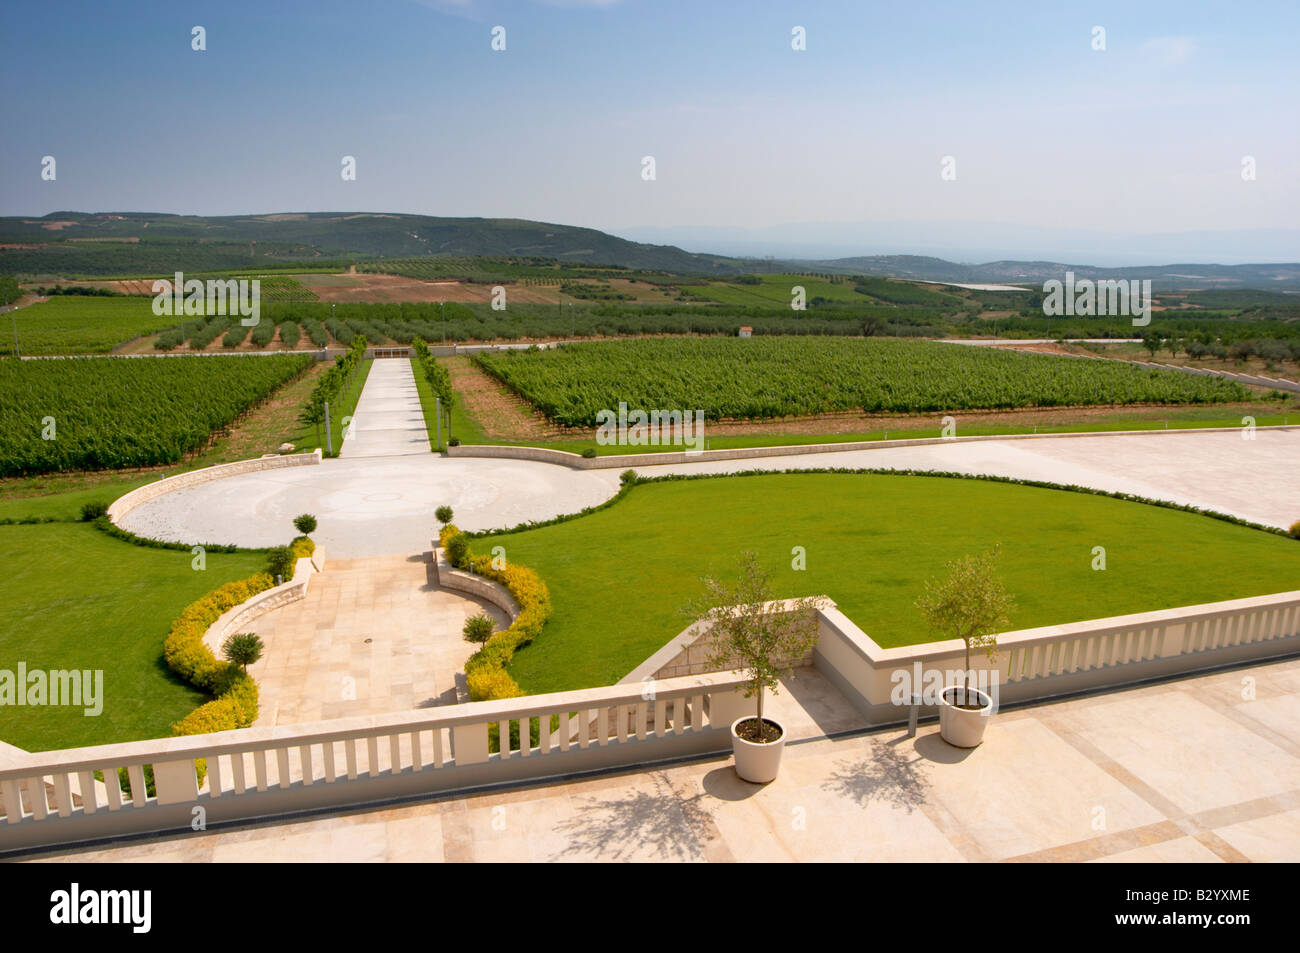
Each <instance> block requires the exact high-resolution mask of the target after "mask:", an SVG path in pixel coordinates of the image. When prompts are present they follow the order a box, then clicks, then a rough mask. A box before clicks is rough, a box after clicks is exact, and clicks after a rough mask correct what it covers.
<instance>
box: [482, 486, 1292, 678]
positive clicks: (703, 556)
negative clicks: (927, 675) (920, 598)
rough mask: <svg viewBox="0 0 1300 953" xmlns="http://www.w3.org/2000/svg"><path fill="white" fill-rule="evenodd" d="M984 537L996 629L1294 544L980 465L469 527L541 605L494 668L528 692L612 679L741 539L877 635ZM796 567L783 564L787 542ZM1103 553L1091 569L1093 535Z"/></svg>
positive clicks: (1255, 563)
mask: <svg viewBox="0 0 1300 953" xmlns="http://www.w3.org/2000/svg"><path fill="white" fill-rule="evenodd" d="M997 542H1000V543H1001V544H1002V558H1001V561H1000V562H1001V569H1002V573H1003V577H1004V579H1005V580H1006V583H1007V586H1008V588H1009V589H1010V591H1011V593H1012V594H1013V595H1014V597H1015V598H1016V601H1017V603H1018V607H1017V609H1016V610H1015V612H1013V613H1012V615H1011V627H1012V628H1017V629H1018V628H1029V627H1032V626H1039V625H1049V624H1053V623H1063V622H1073V621H1078V620H1081V619H1091V618H1098V617H1102V616H1110V615H1120V614H1124V613H1130V612H1144V611H1147V610H1153V609H1163V608H1171V607H1174V606H1182V605H1195V604H1198V603H1203V602H1212V601H1216V600H1220V599H1232V598H1241V597H1245V596H1254V595H1262V594H1265V593H1270V592H1279V591H1284V590H1291V589H1296V588H1300V543H1298V542H1296V541H1295V540H1291V539H1287V538H1284V537H1280V536H1274V535H1272V534H1269V533H1265V532H1262V531H1259V530H1252V529H1249V528H1246V527H1242V526H1237V525H1233V524H1230V523H1227V522H1224V521H1221V520H1215V519H1211V518H1208V517H1204V516H1198V515H1196V514H1193V513H1185V512H1181V511H1177V510H1171V509H1164V508H1160V507H1156V506H1149V505H1146V504H1142V503H1130V502H1125V501H1122V500H1114V499H1110V498H1107V497H1100V496H1093V495H1089V494H1083V493H1071V492H1067V491H1062V490H1049V489H1041V488H1037V487H1022V486H1015V485H1011V484H1003V483H993V482H988V481H980V480H957V479H945V478H941V477H911V476H890V475H878V474H773V475H764V476H747V477H742V478H733V479H725V478H723V479H708V480H693V481H683V482H675V483H652V484H646V485H641V486H637V487H635V488H633V490H632V491H631V493H630V494H629V495H628V496H627V497H626V498H625V499H623V500H621V501H619V502H617V503H615V504H614V505H613V506H611V507H609V508H608V509H605V510H601V511H600V512H597V513H594V514H591V515H589V516H585V517H582V518H580V519H576V520H571V521H569V522H567V523H562V524H559V525H556V526H550V527H544V528H540V529H535V530H529V531H526V532H522V533H516V534H505V535H502V536H497V537H492V538H487V539H480V540H475V542H474V550H475V551H476V552H480V553H486V552H489V551H490V550H491V547H492V546H494V545H502V546H504V547H505V550H506V556H507V558H508V559H510V560H514V561H516V562H518V563H520V564H522V565H526V566H530V567H532V568H534V569H536V570H537V571H538V572H539V573H540V574H541V576H542V578H543V579H545V580H546V583H547V585H548V586H549V587H550V590H551V599H552V602H553V604H554V607H555V614H554V616H553V617H552V619H551V621H550V622H549V623H548V625H547V627H546V630H545V631H544V632H543V634H542V636H541V638H539V639H538V640H537V641H536V642H534V643H533V644H532V645H531V646H528V647H527V648H525V649H523V650H521V651H520V652H519V653H518V654H517V655H516V656H515V658H514V660H513V661H512V663H511V665H510V671H511V674H513V675H514V677H515V678H516V680H517V681H518V682H519V683H520V685H521V686H522V687H523V688H524V689H525V690H526V691H529V692H547V691H559V690H565V689H572V688H583V687H590V686H594V685H604V684H609V683H611V682H614V681H617V680H618V679H620V678H622V677H623V676H624V675H626V674H627V673H628V672H629V671H631V670H632V669H633V668H634V667H635V666H636V665H638V664H639V663H640V662H642V661H643V660H644V659H645V658H646V657H648V656H649V655H650V654H651V653H652V652H654V651H655V650H657V649H658V648H660V647H661V646H662V645H663V644H664V643H665V642H667V641H668V640H669V639H670V638H672V637H673V636H675V635H676V634H677V633H678V632H680V631H681V630H682V629H683V628H685V627H686V625H687V623H688V620H687V619H685V618H684V617H682V616H681V615H679V614H678V610H679V607H680V606H682V605H683V604H685V603H686V602H687V601H688V600H689V599H691V598H693V597H694V596H696V595H697V594H698V592H699V591H700V588H701V587H700V584H699V577H700V576H701V575H704V574H706V573H707V572H709V571H710V570H711V569H717V570H719V571H723V572H729V571H730V570H731V568H732V566H733V565H734V562H735V560H736V558H737V556H738V555H739V554H740V553H741V552H742V551H743V550H745V549H753V550H755V551H756V552H758V553H759V555H760V558H761V559H762V561H763V563H764V564H765V565H766V566H767V567H768V568H769V570H770V571H771V572H772V574H773V583H774V588H775V591H776V595H777V596H778V597H787V596H793V595H812V594H819V593H821V594H826V595H829V596H830V597H831V598H832V599H834V600H835V601H836V602H837V603H838V604H839V607H840V608H841V609H842V610H843V611H844V612H845V613H846V614H847V615H848V616H849V618H851V619H853V620H854V621H855V622H856V623H857V624H858V625H860V626H861V627H862V628H863V629H864V630H865V631H866V632H867V633H868V634H869V635H870V636H871V637H872V638H873V639H875V640H876V641H877V642H878V643H880V644H881V645H884V646H900V645H910V644H915V643H919V642H926V641H931V640H932V639H933V638H934V636H933V635H932V634H931V633H929V632H927V631H926V630H925V628H924V626H923V624H922V621H921V617H920V615H919V613H918V612H917V611H916V609H915V608H914V603H915V600H916V597H917V595H918V594H919V593H920V592H921V590H922V587H923V584H924V581H925V580H926V579H927V578H929V577H932V576H935V575H939V574H941V573H943V571H944V565H945V563H947V562H948V561H950V560H952V559H954V558H956V557H958V556H961V555H963V554H966V553H972V552H977V551H980V550H983V549H986V548H988V547H990V546H992V545H993V544H994V543H997ZM796 546H802V547H804V549H805V550H806V553H807V569H806V570H804V571H801V572H798V571H794V570H793V569H792V568H791V561H792V555H791V551H792V549H793V547H796ZM1095 546H1103V547H1105V550H1106V562H1107V568H1106V570H1105V571H1094V570H1093V569H1092V568H1091V564H1092V561H1093V547H1095Z"/></svg>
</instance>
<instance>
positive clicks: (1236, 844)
mask: <svg viewBox="0 0 1300 953" xmlns="http://www.w3.org/2000/svg"><path fill="white" fill-rule="evenodd" d="M814 680H816V679H815V677H814ZM796 681H797V680H796ZM832 691H833V690H832ZM805 695H806V700H805V702H803V703H799V702H798V700H797V699H792V698H791V696H790V695H789V694H785V695H783V696H781V697H782V698H783V703H784V704H786V705H790V704H799V706H800V707H803V708H812V709H813V710H816V711H819V712H820V713H821V717H822V718H823V719H825V718H827V713H828V712H831V711H833V710H834V708H835V706H834V705H833V704H830V703H829V702H828V699H827V698H826V697H825V695H824V692H823V691H814V692H812V693H811V694H810V695H809V694H807V693H805ZM815 721H816V719H810V720H808V721H805V722H804V723H803V725H802V727H804V728H808V727H810V726H813V725H814V722H815ZM837 724H841V722H838V721H836V720H834V719H833V718H831V719H830V720H829V721H828V722H827V724H826V725H824V726H821V730H823V731H828V730H834V726H835V725H837ZM1135 726H1141V731H1135V730H1134V728H1135ZM46 857H52V859H67V860H73V861H79V862H83V861H104V860H107V861H144V862H170V861H290V860H293V861H316V862H334V863H337V862H341V861H362V860H390V861H408V860H409V861H484V860H488V861H491V860H507V861H529V860H534V861H556V860H601V861H628V860H652V861H666V862H681V861H732V860H745V861H750V860H773V861H787V860H814V861H894V860H904V861H989V860H992V861H1000V860H1020V861H1026V860H1027V861H1102V862H1125V861H1202V862H1209V863H1214V862H1222V861H1228V862H1233V861H1244V860H1252V861H1281V862H1295V861H1298V860H1300V660H1293V661H1287V662H1280V663H1275V664H1272V665H1264V666H1256V667H1253V668H1250V669H1242V670H1237V671H1233V672H1225V673H1219V674H1214V675H1209V676H1203V677H1200V678H1192V679H1186V680H1182V681H1177V682H1170V683H1167V684H1162V685H1155V686H1148V687H1145V688H1139V689H1133V690H1130V691H1124V692H1116V693H1112V694H1107V695H1098V696H1093V697H1088V698H1083V699H1076V700H1073V701H1069V702H1064V703H1058V704H1050V705H1038V706H1034V707H1032V708H1024V709H1019V710H1017V711H1012V712H1002V713H1000V714H998V715H997V716H996V717H995V719H994V721H993V723H992V724H991V725H990V727H989V729H988V733H987V735H986V740H985V743H984V744H983V745H982V746H981V747H979V748H977V749H974V750H973V751H963V750H961V749H957V748H952V747H950V746H948V745H947V744H945V743H944V742H943V741H942V740H941V739H940V738H939V737H938V733H937V729H936V728H935V727H923V728H922V729H921V731H920V733H919V734H918V736H917V737H916V738H908V737H907V735H906V732H903V731H887V732H881V733H876V734H853V735H851V736H849V737H843V738H836V739H833V740H832V739H829V738H826V737H821V738H816V737H812V738H809V739H808V740H807V741H805V742H802V743H799V744H793V745H791V746H790V747H789V748H788V749H787V751H786V753H785V760H784V762H783V764H782V767H781V774H780V776H779V777H778V778H777V780H776V781H774V782H773V783H772V784H770V785H767V786H765V787H760V786H758V785H752V784H748V783H746V782H743V781H741V780H739V779H738V778H737V777H736V774H735V771H734V770H733V769H732V767H731V763H730V758H717V759H710V760H706V761H699V762H693V763H690V764H684V765H677V766H672V767H667V768H660V769H656V770H650V771H643V772H628V773H623V774H617V775H610V776H605V777H599V778H594V779H589V780H577V781H572V782H565V783H554V784H545V783H540V784H534V785H531V786H528V787H523V788H516V789H511V790H508V791H498V792H488V793H483V794H477V795H474V796H472V797H449V798H445V799H442V800H437V801H429V802H424V803H418V804H410V805H406V806H402V807H396V808H389V809H384V810H369V811H366V810H354V811H350V812H333V813H330V814H327V815H322V816H318V817H316V818H313V819H310V820H302V821H296V822H279V823H262V824H253V825H248V826H245V827H242V828H238V829H232V830H224V831H215V832H208V833H198V834H189V833H186V834H179V835H169V836H166V837H157V838H151V839H149V840H145V841H140V842H135V843H131V844H127V845H125V846H121V847H115V848H108V849H103V850H83V851H66V852H63V853H61V854H57V855H46Z"/></svg>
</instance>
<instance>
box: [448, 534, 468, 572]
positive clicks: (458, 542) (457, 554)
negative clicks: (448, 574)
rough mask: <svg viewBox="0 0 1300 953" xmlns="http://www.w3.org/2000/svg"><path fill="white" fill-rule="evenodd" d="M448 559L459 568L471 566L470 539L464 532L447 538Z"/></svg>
mask: <svg viewBox="0 0 1300 953" xmlns="http://www.w3.org/2000/svg"><path fill="white" fill-rule="evenodd" d="M447 561H448V562H450V563H451V564H452V565H453V566H455V567H456V568H457V569H465V568H467V567H468V566H469V540H468V539H466V538H465V534H464V533H457V534H456V535H455V536H453V537H452V538H451V539H449V540H447Z"/></svg>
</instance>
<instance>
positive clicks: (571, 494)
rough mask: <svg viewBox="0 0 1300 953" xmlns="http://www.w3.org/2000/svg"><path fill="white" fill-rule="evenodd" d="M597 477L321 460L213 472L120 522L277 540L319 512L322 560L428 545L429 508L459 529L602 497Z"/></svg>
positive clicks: (172, 536)
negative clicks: (447, 510) (450, 512)
mask: <svg viewBox="0 0 1300 953" xmlns="http://www.w3.org/2000/svg"><path fill="white" fill-rule="evenodd" d="M617 479H618V477H617V474H615V476H614V477H613V478H612V479H605V478H603V477H602V476H598V475H596V474H595V473H590V472H589V473H583V472H579V471H574V470H570V469H568V468H567V467H558V466H553V465H551V464H549V463H535V462H533V461H529V460H476V459H473V458H463V457H462V458H456V459H451V458H444V457H442V456H440V455H436V454H432V453H427V454H421V455H418V456H417V455H407V456H392V457H353V458H350V459H349V458H340V459H337V460H326V461H325V462H324V463H321V464H320V465H318V466H307V467H287V468H285V469H283V470H266V471H263V472H260V473H249V474H244V475H242V476H234V477H228V478H226V479H223V480H214V481H213V482H211V483H204V484H201V485H200V486H196V487H191V488H190V489H187V490H180V491H178V492H176V493H168V494H167V495H166V496H163V497H160V498H158V499H157V500H153V501H151V502H149V503H146V504H144V505H143V506H140V507H137V508H136V509H134V510H132V511H131V512H130V513H128V514H127V516H126V518H125V519H124V520H123V521H122V525H123V526H124V527H125V528H126V529H129V530H131V531H132V532H134V533H139V534H140V535H142V536H150V537H154V538H157V539H166V540H172V541H176V542H192V543H198V542H207V543H227V544H230V543H233V544H238V545H241V546H249V547H261V546H277V545H283V544H284V543H285V542H287V540H288V537H290V536H292V535H293V532H294V530H293V518H294V517H295V516H297V515H298V514H299V513H312V514H314V515H315V516H316V518H317V519H318V520H319V521H320V527H319V529H318V530H317V531H316V532H314V533H312V538H313V539H315V540H316V541H317V542H319V543H321V544H322V545H323V546H324V547H325V548H326V551H327V553H328V555H329V558H330V559H335V558H339V559H355V558H362V557H367V556H388V555H409V554H411V553H422V552H425V551H426V550H428V549H429V548H430V541H431V540H432V538H433V537H434V536H435V535H436V534H437V527H438V524H437V522H436V521H435V520H434V517H433V511H434V510H435V509H437V508H438V507H439V506H441V505H443V504H444V503H445V504H450V505H451V506H452V507H454V508H455V511H456V525H457V526H459V527H460V528H461V529H467V530H475V529H492V528H496V527H500V526H514V525H515V524H517V523H523V522H527V521H528V520H533V519H549V518H551V517H554V516H560V515H562V514H564V513H573V512H576V511H578V510H581V509H582V508H583V507H587V506H594V505H595V504H597V503H601V502H603V501H605V500H607V499H609V497H610V496H612V495H613V494H614V493H615V492H616V490H615V486H614V484H615V483H616V482H617Z"/></svg>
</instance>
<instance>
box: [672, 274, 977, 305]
mask: <svg viewBox="0 0 1300 953" xmlns="http://www.w3.org/2000/svg"><path fill="white" fill-rule="evenodd" d="M796 286H798V287H801V288H803V289H804V295H805V301H806V303H809V304H811V305H812V306H813V307H817V306H819V305H830V306H833V305H868V304H881V303H884V304H894V305H916V306H922V307H931V308H948V309H952V308H958V309H960V308H963V307H965V308H971V307H972V306H973V308H974V310H979V305H978V303H974V304H973V305H972V303H970V302H967V301H965V300H964V299H962V298H960V297H958V296H956V295H953V294H944V293H942V292H939V291H932V290H930V289H927V288H922V287H920V286H918V285H915V284H911V283H909V282H905V281H890V280H888V279H885V278H849V277H847V276H832V277H829V278H828V277H827V276H822V275H800V274H765V275H750V276H746V277H743V278H739V279H732V280H731V281H727V282H712V283H710V284H707V285H683V286H682V290H683V291H685V292H687V293H689V294H691V295H693V296H695V297H699V298H707V299H709V300H712V301H716V302H719V303H721V304H729V305H742V306H743V305H773V304H778V305H785V306H786V307H789V305H790V302H791V299H792V296H793V290H792V289H794V288H795V287H796Z"/></svg>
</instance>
